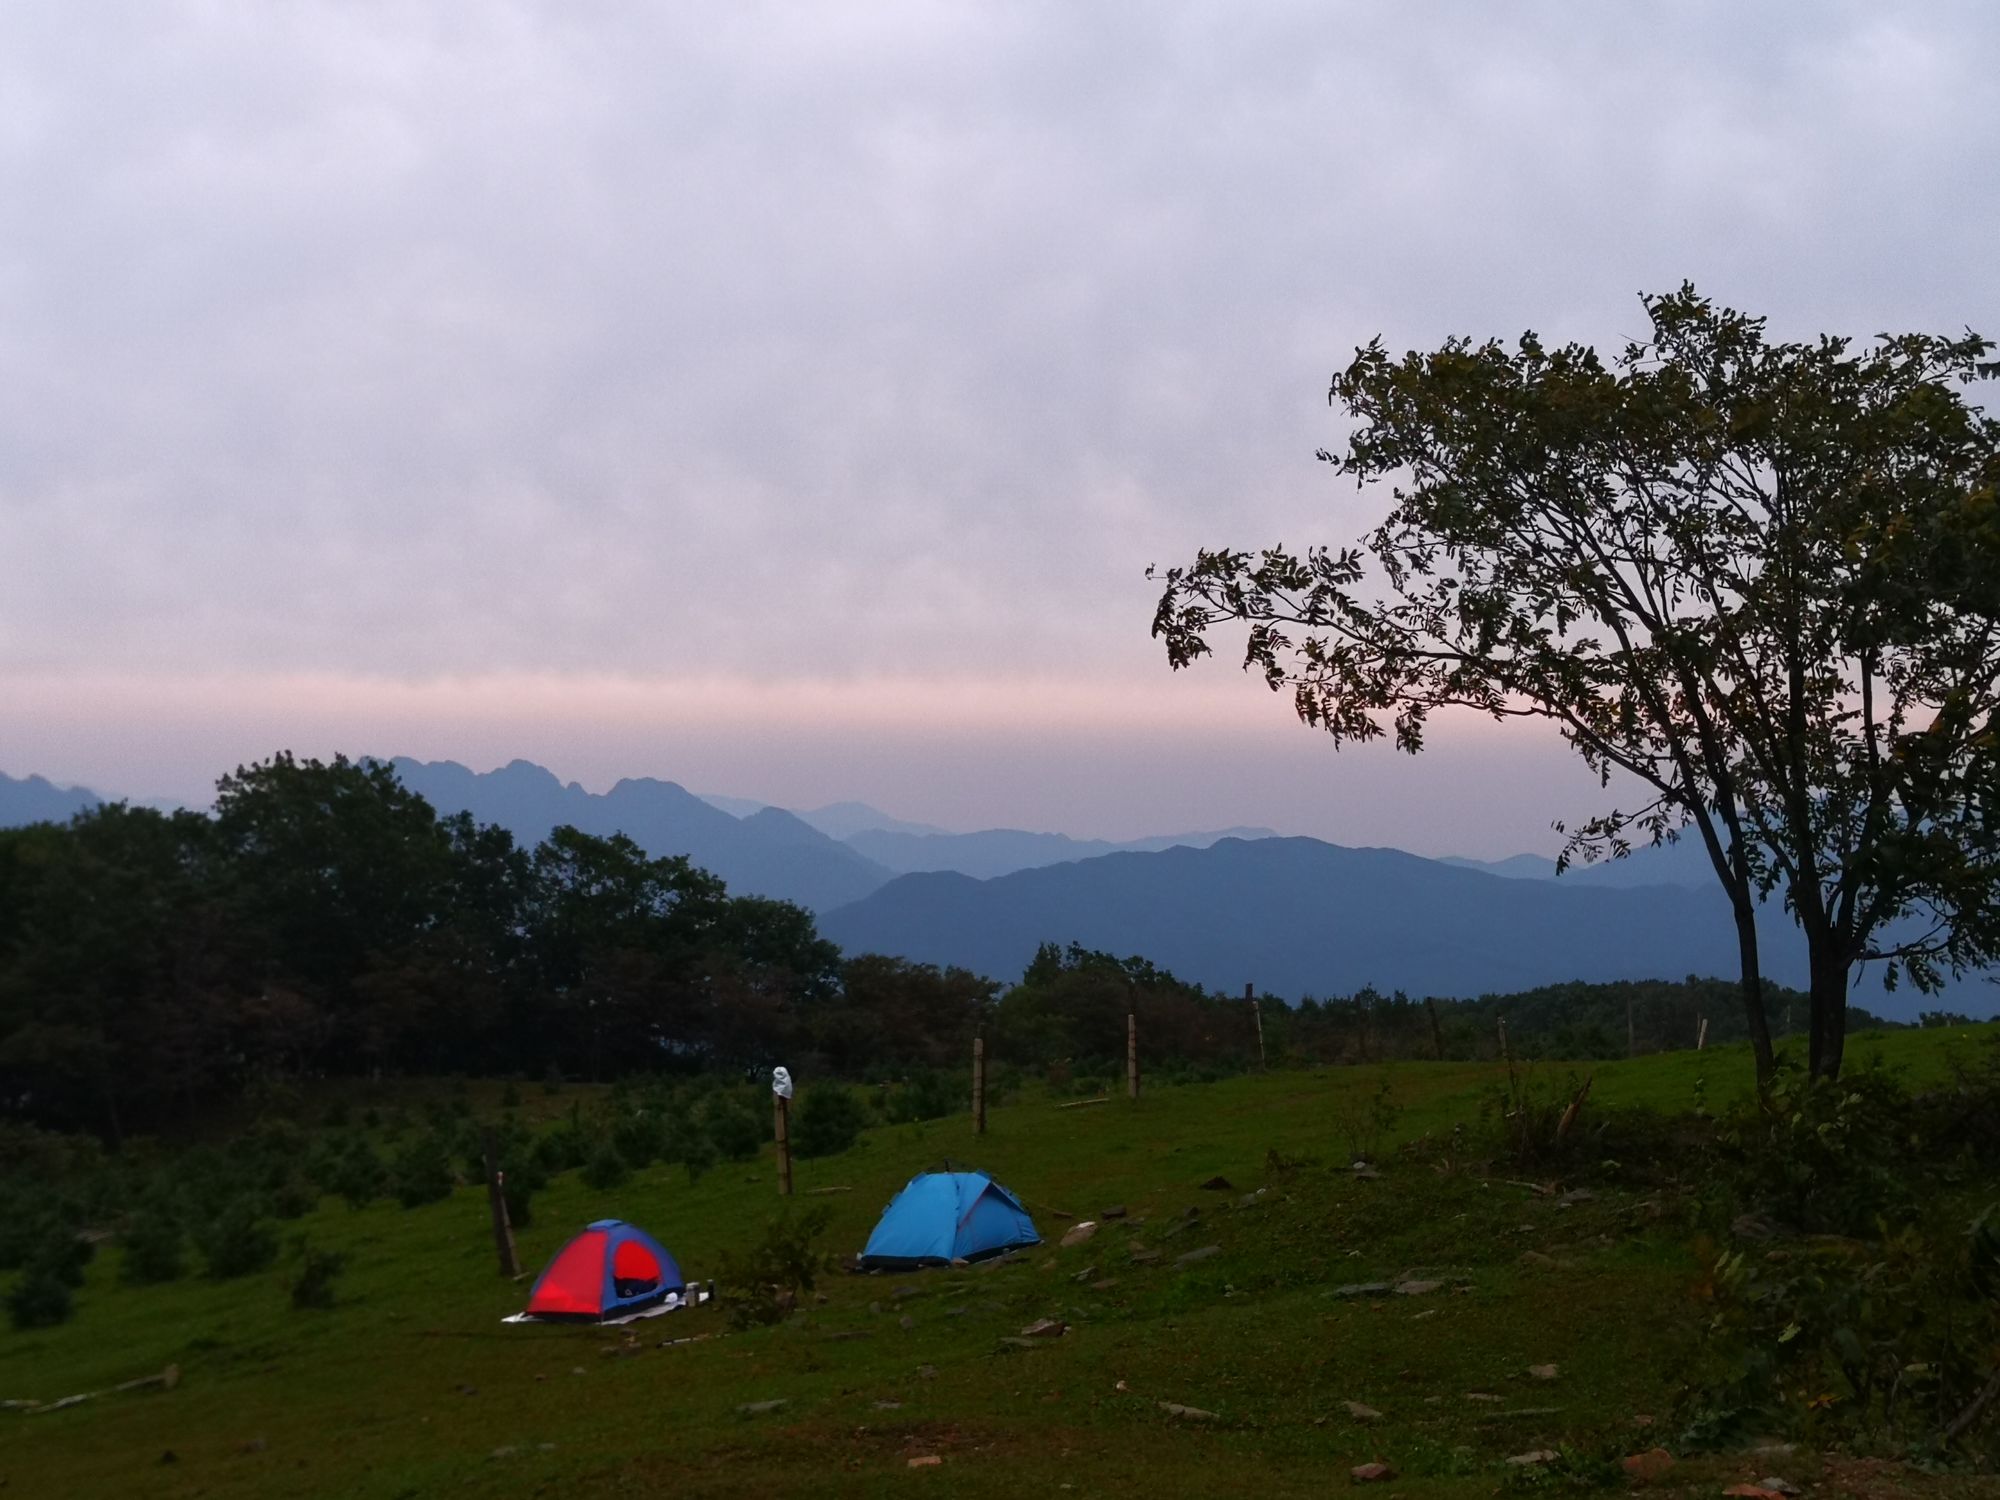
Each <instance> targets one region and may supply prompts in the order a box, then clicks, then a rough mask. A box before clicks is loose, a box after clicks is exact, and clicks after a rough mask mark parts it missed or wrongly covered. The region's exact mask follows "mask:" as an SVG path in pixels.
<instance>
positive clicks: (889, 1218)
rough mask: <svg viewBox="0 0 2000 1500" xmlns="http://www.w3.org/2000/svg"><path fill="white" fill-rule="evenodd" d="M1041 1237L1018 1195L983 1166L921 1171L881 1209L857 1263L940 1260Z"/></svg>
mask: <svg viewBox="0 0 2000 1500" xmlns="http://www.w3.org/2000/svg"><path fill="white" fill-rule="evenodd" d="M1041 1242H1042V1237H1041V1236H1040V1235H1039V1234H1037V1233H1036V1232H1035V1221H1034V1220H1033V1219H1030V1218H1029V1217H1028V1211H1027V1210H1026V1209H1025V1208H1023V1207H1021V1200H1020V1199H1018V1198H1016V1197H1015V1196H1014V1195H1013V1194H1012V1193H1010V1192H1008V1191H1007V1189H1005V1188H1004V1187H1002V1186H1000V1184H999V1183H997V1182H995V1181H994V1180H993V1179H992V1178H991V1177H988V1176H987V1175H986V1174H985V1173H984V1172H925V1173H923V1174H921V1175H920V1176H916V1177H912V1178H911V1179H910V1180H909V1183H908V1185H907V1186H905V1187H904V1189H903V1190H902V1192H900V1193H898V1194H896V1196H895V1197H894V1198H892V1199H890V1200H889V1206H888V1207H887V1208H885V1209H883V1210H882V1219H881V1222H880V1223H878V1224H877V1225H876V1226H875V1232H874V1233H873V1234H871V1235H869V1236H868V1248H867V1249H865V1250H863V1251H862V1252H861V1266H862V1269H864V1270H877V1269H882V1270H898V1269H906V1268H908V1267H911V1266H940V1265H947V1264H949V1263H950V1262H952V1261H955V1260H979V1259H981V1258H982V1257H985V1256H988V1255H998V1254H999V1253H1000V1252H1001V1251H1003V1250H1012V1249H1014V1248H1015V1247H1016V1246H1019V1245H1039V1244H1040V1243H1041Z"/></svg>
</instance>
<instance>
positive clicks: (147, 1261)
mask: <svg viewBox="0 0 2000 1500" xmlns="http://www.w3.org/2000/svg"><path fill="white" fill-rule="evenodd" d="M123 1239H124V1244H125V1259H124V1261H123V1262H122V1263H121V1264H120V1266H119V1268H118V1275H119V1279H120V1280H122V1281H124V1282H126V1283H127V1284H128V1285H131V1286H148V1285H151V1284H154V1283H156V1282H162V1281H178V1280H179V1279H180V1278H181V1276H182V1275H183V1274H184V1273H185V1272H186V1270H187V1257H186V1245H187V1236H186V1234H185V1232H184V1231H183V1230H182V1229H181V1225H180V1220H179V1219H177V1218H175V1217H174V1215H173V1214H171V1213H169V1212H168V1211H167V1210H165V1209H163V1208H157V1207H154V1208H147V1209H143V1210H141V1211H140V1213H139V1214H138V1215H137V1217H135V1218H134V1219H133V1220H132V1223H131V1226H130V1227H129V1228H128V1229H126V1231H125V1234H124V1236H123Z"/></svg>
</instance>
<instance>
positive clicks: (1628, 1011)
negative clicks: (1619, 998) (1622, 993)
mask: <svg viewBox="0 0 2000 1500" xmlns="http://www.w3.org/2000/svg"><path fill="white" fill-rule="evenodd" d="M1625 1055H1626V1056H1627V1057H1637V1056H1638V1055H1639V1032H1638V1030H1637V1028H1636V1027H1634V1026H1633V1024H1632V997H1631V996H1630V995H1627V996H1626V997H1625Z"/></svg>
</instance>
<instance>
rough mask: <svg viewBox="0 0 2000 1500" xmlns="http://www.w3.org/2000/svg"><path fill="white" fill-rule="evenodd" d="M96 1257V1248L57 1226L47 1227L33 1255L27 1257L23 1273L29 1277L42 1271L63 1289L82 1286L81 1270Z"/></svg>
mask: <svg viewBox="0 0 2000 1500" xmlns="http://www.w3.org/2000/svg"><path fill="white" fill-rule="evenodd" d="M96 1254H97V1246H96V1245H94V1244H92V1243H91V1242H90V1241H89V1240H87V1239H84V1238H83V1237H82V1236H80V1235H78V1234H77V1233H75V1232H74V1231H73V1230H70V1229H66V1228H62V1227H59V1226H57V1225H53V1224H52V1225H49V1226H47V1233H46V1236H45V1237H44V1238H43V1240H42V1242H41V1244H40V1245H39V1246H37V1247H36V1249H35V1252H34V1253H33V1254H32V1255H30V1256H29V1257H28V1263H27V1270H28V1273H29V1274H30V1275H33V1274H34V1273H35V1272H37V1271H45V1272H47V1273H48V1274H49V1275H51V1276H53V1277H55V1278H56V1280H58V1281H60V1282H61V1283H62V1284H63V1285H64V1286H67V1287H80V1286H82V1285H83V1268H84V1267H85V1266H87V1265H89V1264H90V1262H91V1260H92V1258H93V1257H94V1256H95V1255H96Z"/></svg>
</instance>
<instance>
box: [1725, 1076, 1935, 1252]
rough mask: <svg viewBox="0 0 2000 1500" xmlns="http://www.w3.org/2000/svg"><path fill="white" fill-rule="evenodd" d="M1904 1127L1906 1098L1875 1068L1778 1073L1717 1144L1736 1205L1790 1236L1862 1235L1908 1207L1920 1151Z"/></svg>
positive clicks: (1731, 1119)
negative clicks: (1840, 1073) (1823, 1074)
mask: <svg viewBox="0 0 2000 1500" xmlns="http://www.w3.org/2000/svg"><path fill="white" fill-rule="evenodd" d="M1911 1119H1912V1110H1911V1101H1910V1096H1909V1094H1908V1093H1907V1092H1905V1090H1904V1089H1903V1087H1902V1085H1901V1084H1899V1083H1898V1082H1897V1081H1896V1079H1895V1078H1894V1077H1893V1076H1892V1075H1891V1074H1889V1073H1888V1072H1887V1071H1886V1070H1885V1069H1883V1068H1882V1067H1880V1066H1879V1065H1873V1066H1870V1067H1867V1068H1864V1069H1861V1070H1860V1071H1858V1072H1850V1073H1848V1074H1847V1075H1846V1076H1844V1077H1842V1078H1839V1079H1812V1078H1809V1077H1807V1076H1806V1075H1805V1074H1804V1073H1802V1072H1800V1071H1798V1070H1797V1069H1795V1068H1780V1069H1779V1070H1778V1071H1777V1073H1776V1074H1775V1075H1774V1076H1773V1077H1772V1079H1771V1082H1770V1087H1769V1088H1768V1089H1767V1090H1766V1091H1765V1093H1764V1095H1763V1097H1762V1098H1761V1099H1756V1100H1753V1101H1750V1102H1748V1103H1746V1104H1744V1105H1742V1106H1741V1107H1739V1108H1738V1109H1737V1110H1735V1111H1734V1112H1732V1113H1731V1114H1730V1115H1728V1116H1727V1117H1725V1118H1724V1119H1723V1120H1722V1122H1721V1128H1720V1130H1719V1132H1718V1135H1719V1144H1720V1147H1721V1150H1722V1152H1723V1156H1724V1160H1725V1162H1726V1163H1727V1164H1728V1165H1730V1166H1732V1167H1733V1168H1734V1170H1735V1176H1736V1184H1735V1187H1736V1192H1737V1196H1738V1197H1739V1198H1740V1199H1742V1200H1745V1201H1747V1202H1748V1203H1750V1204H1752V1205H1754V1206H1755V1207H1757V1208H1759V1209H1761V1210H1763V1211H1764V1212H1766V1213H1768V1214H1770V1215H1771V1216H1773V1217H1774V1218H1776V1219H1778V1220H1779V1221H1781V1222H1782V1223H1784V1224H1787V1225H1790V1226H1792V1227H1794V1228H1797V1229H1801V1230H1807V1231H1811V1232H1827V1233H1833V1234H1869V1233H1871V1232H1873V1231H1874V1229H1875V1227H1876V1225H1877V1223H1878V1222H1879V1221H1880V1220H1882V1219H1885V1218H1887V1219H1892V1220H1893V1219H1902V1218H1907V1217H1908V1216H1909V1214H1910V1212H1911V1211H1912V1209H1913V1208H1914V1206H1915V1202H1914V1188H1915V1185H1916V1181H1917V1174H1916V1173H1915V1172H1914V1171H1913V1170H1912V1166H1913V1160H1914V1158H1916V1157H1919V1156H1921V1154H1922V1152H1923V1148H1924V1145H1925V1143H1924V1141H1923V1139H1922V1138H1921V1135H1920V1134H1919V1133H1918V1132H1916V1131H1914V1130H1913V1129H1912V1127H1911V1123H1910V1122H1911Z"/></svg>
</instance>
